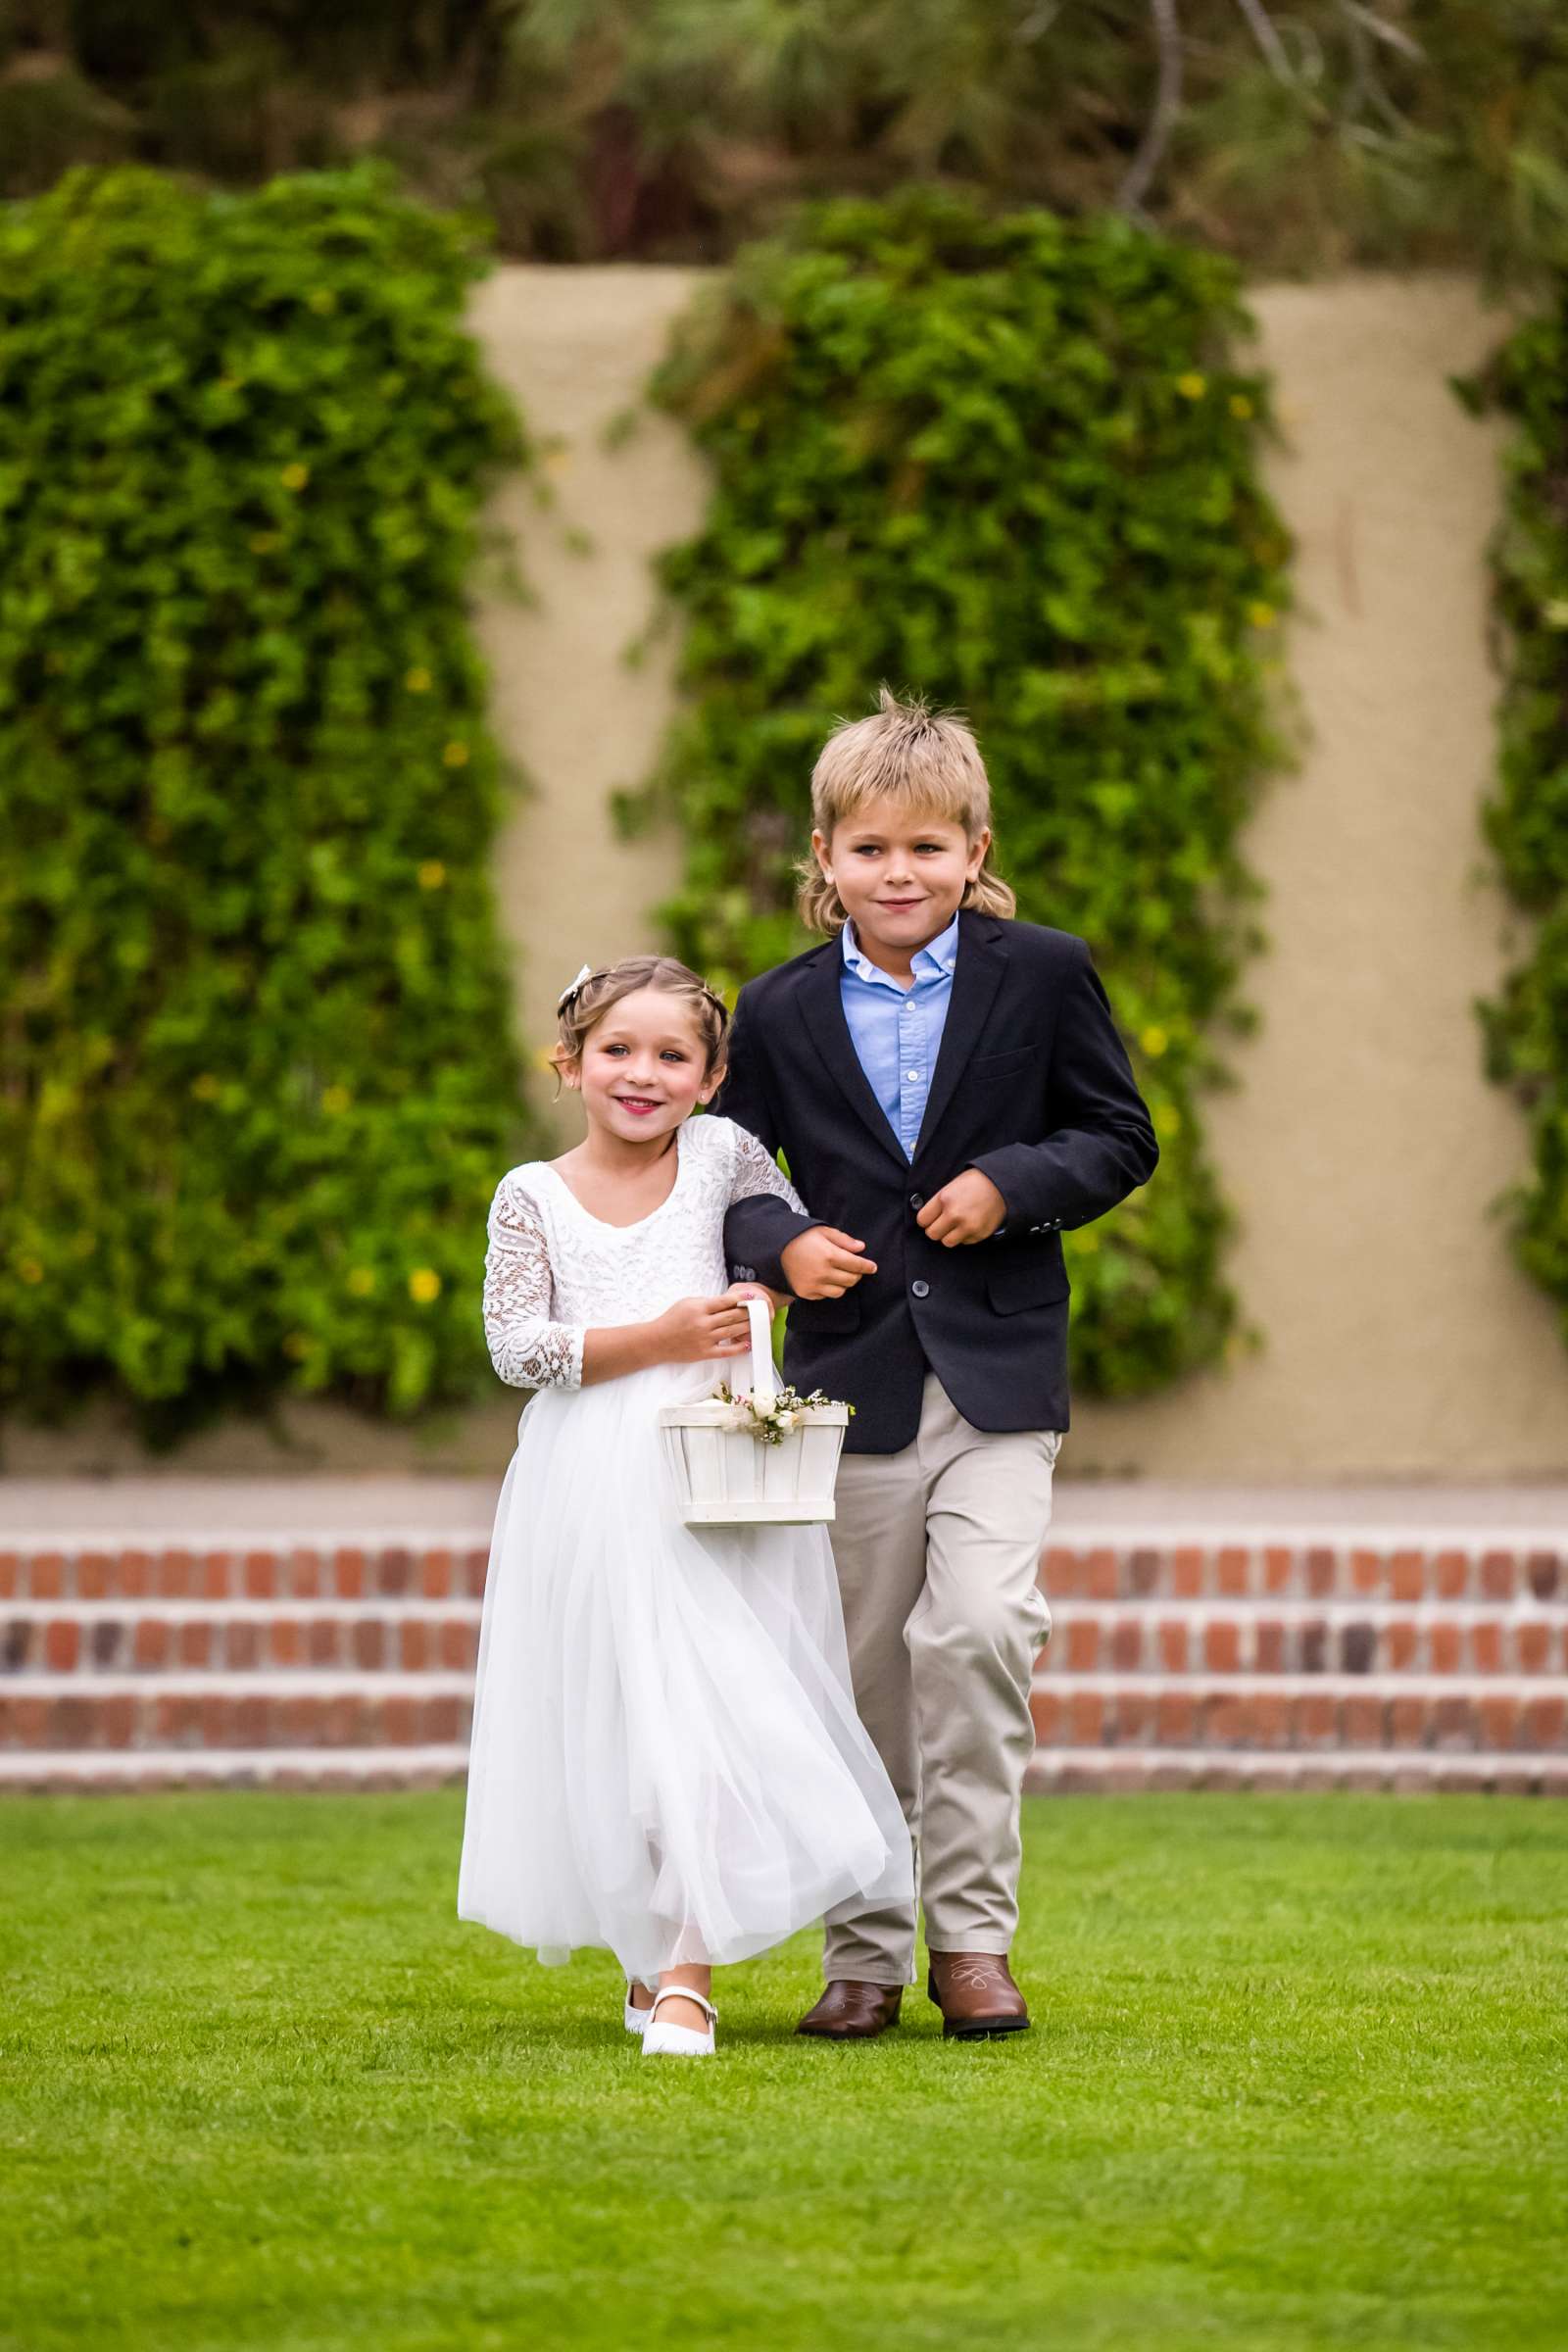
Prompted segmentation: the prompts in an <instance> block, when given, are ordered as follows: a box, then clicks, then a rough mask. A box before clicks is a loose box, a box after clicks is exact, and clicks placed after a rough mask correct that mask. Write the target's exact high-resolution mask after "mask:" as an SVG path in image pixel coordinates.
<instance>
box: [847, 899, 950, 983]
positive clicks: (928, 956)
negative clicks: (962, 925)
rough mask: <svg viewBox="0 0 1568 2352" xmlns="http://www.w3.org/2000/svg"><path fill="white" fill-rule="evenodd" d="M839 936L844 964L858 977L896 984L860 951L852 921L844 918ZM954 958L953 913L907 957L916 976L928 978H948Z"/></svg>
mask: <svg viewBox="0 0 1568 2352" xmlns="http://www.w3.org/2000/svg"><path fill="white" fill-rule="evenodd" d="M839 937H840V939H841V940H842V942H843V945H844V961H845V964H846V966H847V968H848V969H849V970H850V971H852V972H853V973H854V974H855V976H856V978H857V979H858V980H870V981H873V982H874V981H881V982H883V983H884V984H885V985H886V986H888V987H890V988H897V987H898V985H899V984H898V982H897V981H896V980H895V979H894V978H893V976H892V974H891V973H890V972H885V971H883V969H882V967H881V965H880V964H876V963H873V962H872V961H871V959H870V957H869V956H862V955H861V953H860V943H859V941H858V939H857V938H856V936H855V925H854V924H853V923H850V922H847V923H846V924H845V926H844V929H843V930H842V931H841V932H840V934H839ZM957 960H958V918H957V916H956V915H955V916H954V918H953V920H952V922H951V923H950V924H949V925H948V927H947V929H946V930H945V931H939V932H938V933H937V936H936V938H935V939H929V940H927V941H926V944H925V946H924V947H923V948H917V949H916V950H915V952H914V955H913V956H912V957H911V958H910V962H911V966H912V969H913V972H914V976H915V978H916V980H929V979H933V978H936V977H941V978H944V979H951V978H952V977H953V971H954V966H955V965H956V962H957Z"/></svg>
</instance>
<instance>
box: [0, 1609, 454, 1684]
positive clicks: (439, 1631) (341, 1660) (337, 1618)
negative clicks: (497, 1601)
mask: <svg viewBox="0 0 1568 2352" xmlns="http://www.w3.org/2000/svg"><path fill="white" fill-rule="evenodd" d="M480 1606H481V1604H480V1603H479V1602H478V1601H477V1600H434V1601H423V1600H418V1601H376V1600H367V1601H361V1602H359V1603H357V1604H356V1603H352V1602H345V1601H341V1600H325V1601H294V1602H290V1601H275V1600H261V1601H257V1600H249V1601H247V1600H224V1601H199V1600H185V1601H179V1600H169V1601H47V1600H45V1601H26V1602H21V1603H18V1602H13V1603H12V1604H11V1605H10V1607H9V1608H0V1690H4V1689H5V1687H6V1680H7V1678H10V1679H11V1680H12V1682H13V1683H14V1684H26V1683H29V1682H30V1681H31V1679H32V1678H33V1677H34V1676H36V1675H39V1674H57V1675H59V1674H78V1675H83V1676H87V1677H93V1678H96V1677H97V1676H99V1675H103V1674H123V1673H127V1672H132V1673H137V1674H142V1675H147V1676H154V1675H160V1674H167V1673H178V1674H189V1673H194V1672H199V1671H204V1670H205V1671H210V1672H213V1673H227V1674H240V1673H264V1674H265V1673H269V1672H272V1671H282V1672H291V1671H294V1670H297V1669H300V1668H308V1669H312V1670H319V1671H320V1672H324V1673H337V1674H341V1673H343V1672H344V1671H345V1670H348V1671H353V1670H355V1669H358V1670H359V1671H360V1672H362V1673H383V1672H397V1673H404V1674H422V1673H425V1672H427V1671H428V1670H430V1669H431V1668H433V1667H438V1668H441V1669H443V1670H445V1671H446V1672H449V1673H453V1674H468V1675H471V1674H472V1672H473V1670H474V1666H475V1663H476V1661H477V1658H478V1650H479V1614H480Z"/></svg>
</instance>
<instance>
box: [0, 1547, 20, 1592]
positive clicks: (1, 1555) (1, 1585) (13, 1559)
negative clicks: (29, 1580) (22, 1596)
mask: <svg viewBox="0 0 1568 2352" xmlns="http://www.w3.org/2000/svg"><path fill="white" fill-rule="evenodd" d="M21 1582H22V1562H21V1560H20V1559H19V1558H18V1557H17V1555H16V1553H15V1552H14V1551H0V1600H15V1599H16V1597H17V1587H18V1586H19V1585H20V1584H21Z"/></svg>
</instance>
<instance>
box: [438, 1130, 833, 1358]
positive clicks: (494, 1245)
mask: <svg viewBox="0 0 1568 2352" xmlns="http://www.w3.org/2000/svg"><path fill="white" fill-rule="evenodd" d="M675 1148H676V1151H677V1152H679V1154H680V1165H679V1167H678V1168H677V1170H676V1173H675V1182H674V1185H673V1187H672V1188H671V1190H670V1193H669V1197H668V1199H667V1200H665V1201H662V1202H661V1204H660V1206H659V1207H658V1208H656V1209H655V1210H654V1212H653V1214H652V1215H651V1216H647V1217H643V1218H641V1219H640V1220H639V1222H638V1223H637V1224H635V1225H607V1224H605V1222H604V1221H603V1219H602V1218H599V1217H595V1216H592V1215H591V1214H590V1213H589V1211H588V1210H587V1209H585V1208H584V1207H582V1205H581V1204H580V1203H579V1201H577V1200H576V1199H575V1197H574V1196H573V1194H572V1193H571V1191H570V1190H569V1188H568V1186H567V1185H566V1183H565V1180H564V1178H563V1177H561V1176H559V1175H558V1174H557V1173H556V1170H555V1169H554V1168H553V1167H551V1165H550V1164H549V1162H548V1161H547V1160H541V1159H535V1160H529V1161H527V1162H526V1163H525V1165H523V1166H522V1167H520V1168H513V1169H511V1170H510V1171H509V1173H508V1174H507V1175H505V1176H503V1177H502V1179H501V1182H500V1184H499V1185H498V1186H497V1187H496V1197H495V1200H494V1201H492V1202H491V1205H490V1247H489V1250H488V1251H487V1252H486V1255H485V1261H484V1329H485V1337H486V1339H487V1340H488V1341H489V1343H490V1360H491V1362H492V1363H493V1364H494V1365H495V1368H496V1370H497V1371H498V1372H499V1373H500V1375H501V1377H502V1379H503V1380H505V1381H509V1382H510V1383H511V1384H512V1386H513V1387H514V1388H517V1389H575V1388H580V1387H581V1385H582V1343H583V1334H584V1333H585V1332H586V1331H589V1330H591V1329H593V1328H595V1327H601V1328H602V1327H605V1326H608V1325H611V1324H616V1323H646V1322H650V1321H651V1320H652V1319H653V1317H654V1316H655V1315H662V1313H663V1311H664V1309H665V1308H666V1307H668V1306H673V1305H674V1303H675V1301H676V1299H697V1298H709V1299H711V1298H715V1297H717V1295H718V1294H719V1293H720V1292H721V1291H723V1290H725V1289H726V1288H727V1287H728V1283H727V1270H726V1264H725V1258H724V1212H725V1210H726V1209H727V1208H729V1207H730V1206H731V1205H732V1204H733V1203H734V1202H735V1201H748V1200H750V1199H751V1198H752V1197H753V1195H754V1194H757V1193H772V1194H775V1195H776V1196H777V1198H778V1199H779V1200H781V1201H788V1202H789V1203H790V1205H791V1207H792V1208H795V1209H797V1210H799V1209H801V1206H802V1203H801V1201H800V1199H799V1197H798V1195H797V1194H796V1192H795V1191H794V1189H793V1187H792V1186H791V1185H790V1183H789V1180H788V1178H787V1177H785V1176H783V1175H781V1174H780V1172H779V1170H778V1168H777V1166H776V1165H775V1164H774V1162H773V1161H772V1160H771V1159H770V1158H769V1157H768V1155H767V1152H766V1151H765V1150H764V1149H763V1147H762V1146H761V1145H760V1143H759V1142H758V1140H757V1138H756V1136H755V1135H749V1134H748V1133H747V1131H746V1129H745V1128H744V1127H737V1126H736V1125H735V1122H734V1121H733V1119H718V1118H700V1119H688V1120H687V1121H686V1123H685V1125H684V1126H683V1127H681V1128H680V1129H679V1130H678V1132H677V1136H676V1145H675Z"/></svg>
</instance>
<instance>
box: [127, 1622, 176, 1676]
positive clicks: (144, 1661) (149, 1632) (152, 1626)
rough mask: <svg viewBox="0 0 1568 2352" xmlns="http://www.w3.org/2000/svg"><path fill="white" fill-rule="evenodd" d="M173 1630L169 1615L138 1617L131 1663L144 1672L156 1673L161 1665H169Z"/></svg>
mask: <svg viewBox="0 0 1568 2352" xmlns="http://www.w3.org/2000/svg"><path fill="white" fill-rule="evenodd" d="M172 1630H173V1629H172V1626H171V1625H170V1623H169V1620H168V1618H167V1617H138V1618H137V1620H136V1634H135V1639H134V1641H133V1642H132V1644H131V1652H130V1657H131V1664H132V1665H133V1666H135V1667H137V1668H138V1669H139V1670H140V1671H141V1672H142V1673H143V1674H156V1673H157V1672H158V1670H159V1669H160V1667H164V1666H167V1665H168V1663H169V1651H170V1635H171V1633H172Z"/></svg>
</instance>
